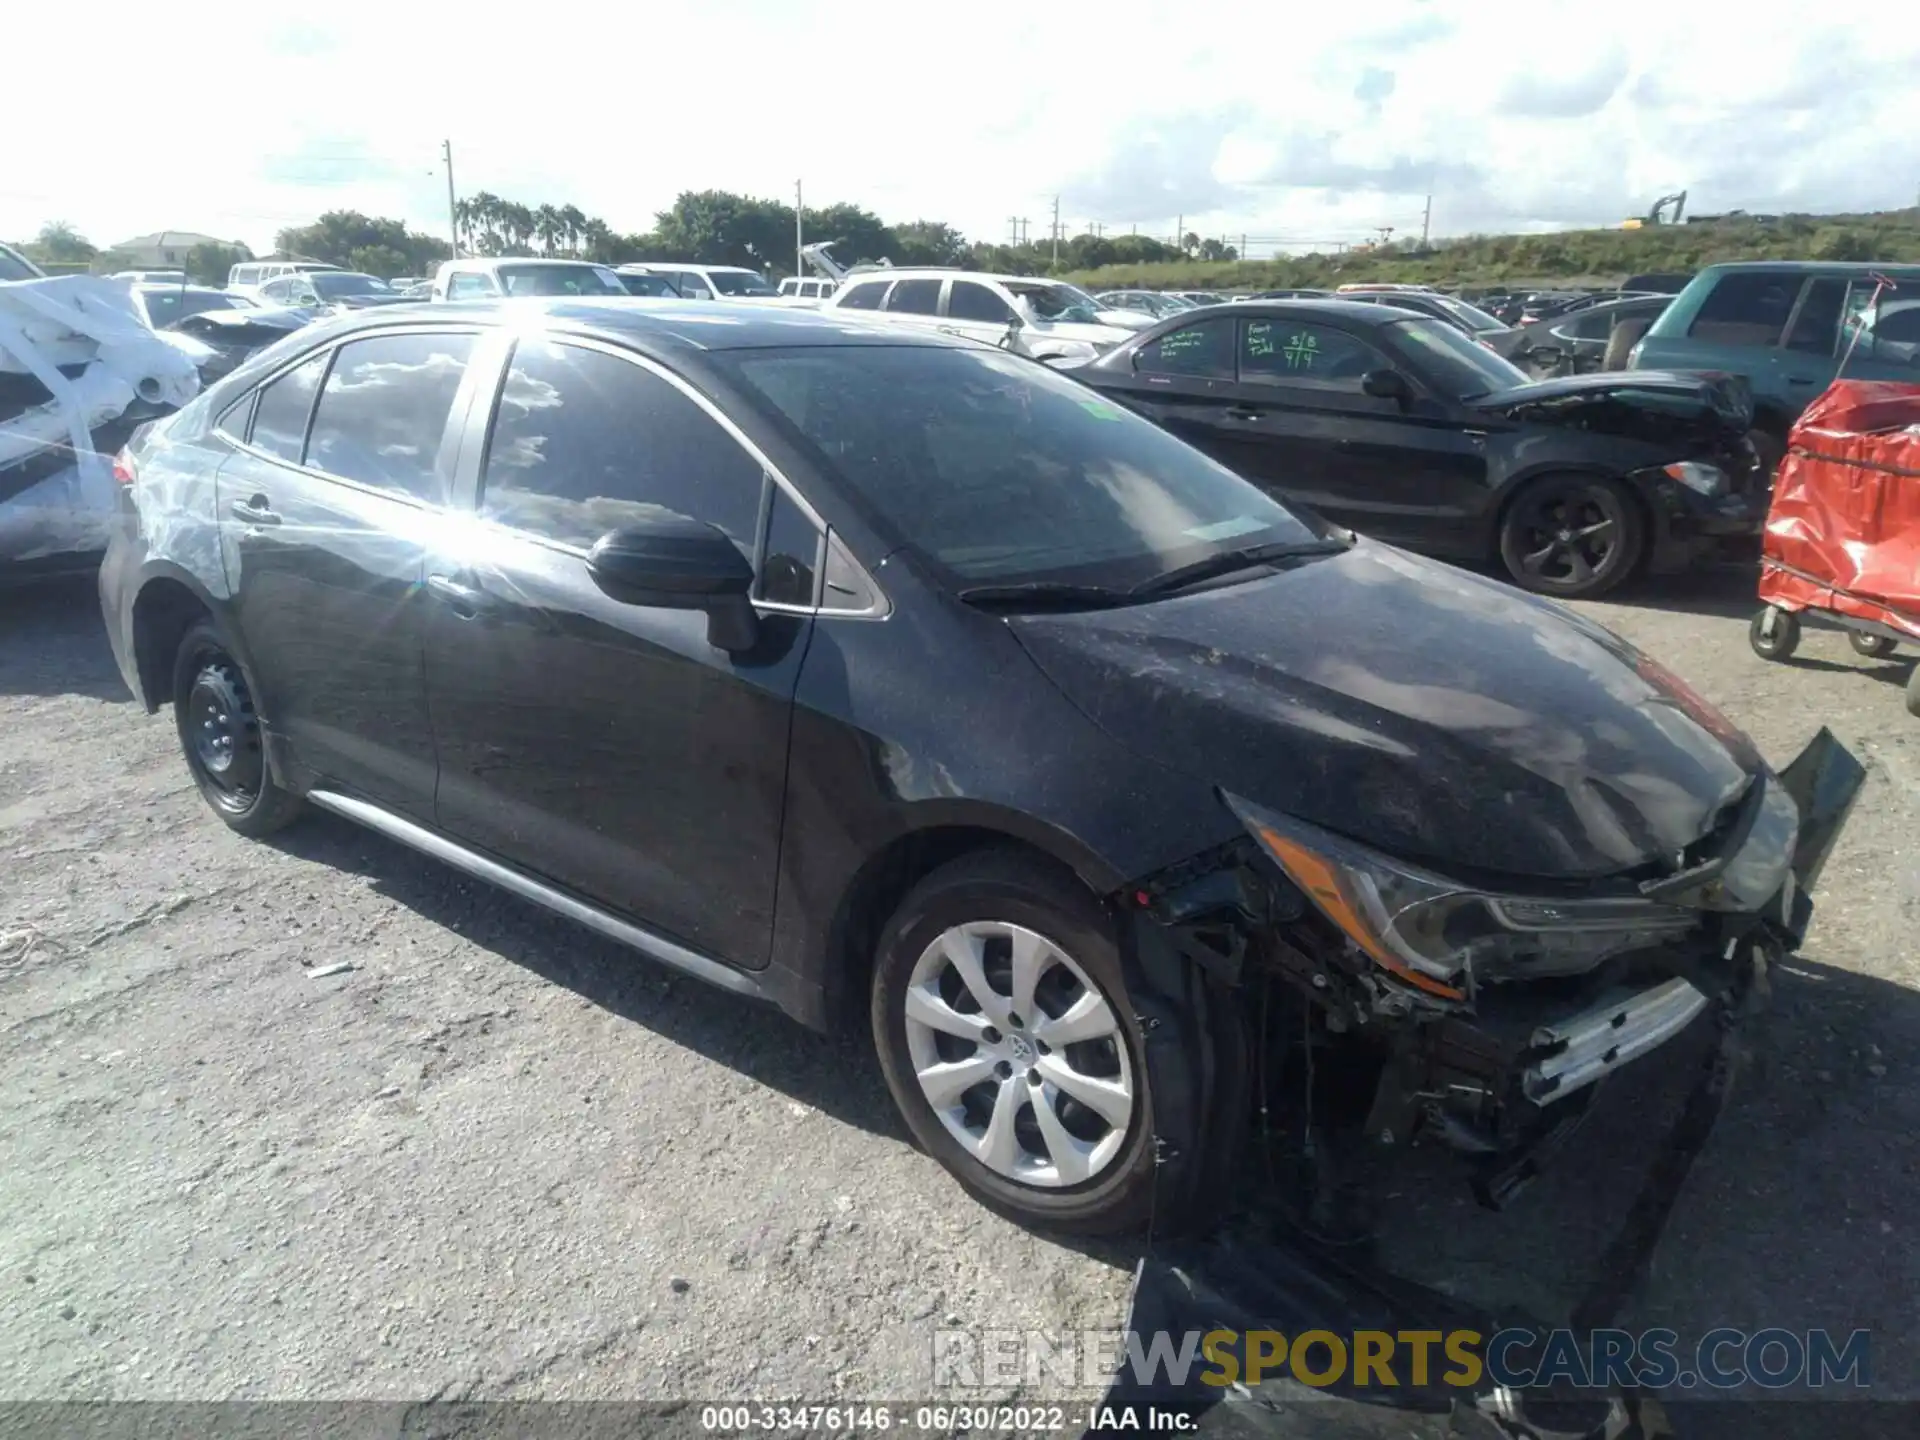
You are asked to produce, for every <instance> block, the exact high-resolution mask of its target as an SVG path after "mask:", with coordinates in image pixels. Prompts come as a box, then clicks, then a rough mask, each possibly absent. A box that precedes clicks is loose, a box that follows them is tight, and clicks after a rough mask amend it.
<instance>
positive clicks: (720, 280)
mask: <svg viewBox="0 0 1920 1440" xmlns="http://www.w3.org/2000/svg"><path fill="white" fill-rule="evenodd" d="M707 278H708V279H709V280H711V281H712V282H713V288H714V289H715V290H717V291H719V292H720V293H721V294H722V295H778V294H779V293H780V292H779V291H778V290H776V289H774V288H773V286H771V285H769V284H768V283H767V282H766V281H765V280H764V279H763V278H761V277H760V276H758V275H755V274H754V273H753V272H752V271H750V270H709V271H708V272H707Z"/></svg>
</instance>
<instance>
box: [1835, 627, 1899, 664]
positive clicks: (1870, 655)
mask: <svg viewBox="0 0 1920 1440" xmlns="http://www.w3.org/2000/svg"><path fill="white" fill-rule="evenodd" d="M1847 643H1848V644H1849V645H1851V646H1853V653H1854V654H1856V655H1864V656H1866V657H1867V659H1869V660H1884V659H1886V658H1887V656H1889V655H1891V654H1893V652H1894V651H1895V650H1896V649H1898V648H1899V646H1898V644H1897V642H1895V641H1893V640H1891V639H1889V638H1888V637H1887V636H1885V635H1869V634H1867V633H1866V631H1864V630H1849V631H1848V632H1847Z"/></svg>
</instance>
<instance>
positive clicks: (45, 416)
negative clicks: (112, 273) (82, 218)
mask: <svg viewBox="0 0 1920 1440" xmlns="http://www.w3.org/2000/svg"><path fill="white" fill-rule="evenodd" d="M212 356H213V352H212V351H211V350H209V349H208V348H207V347H206V346H204V345H201V344H200V343H199V342H197V341H195V340H193V339H191V338H190V337H187V336H183V335H163V334H158V333H156V332H155V331H154V330H153V328H152V327H151V326H150V325H149V324H148V323H147V320H146V317H145V315H144V314H143V313H142V312H141V310H140V309H139V307H138V305H137V304H136V303H135V300H134V297H133V292H132V287H131V286H130V285H129V284H128V282H126V281H124V280H111V279H105V278H102V277H99V276H94V275H62V276H45V275H42V274H40V272H39V271H38V270H37V269H35V268H34V266H33V265H32V264H31V262H29V261H27V260H26V259H25V257H23V256H20V255H18V254H16V253H15V252H13V251H10V250H5V248H4V247H0V584H5V583H8V582H13V581H18V580H22V579H26V578H30V577H32V576H36V575H40V574H44V573H48V572H50V571H61V570H69V569H81V568H86V567H88V566H90V565H91V564H93V563H95V562H96V561H97V560H98V558H99V556H100V554H101V553H102V552H103V551H104V550H105V549H106V543H107V532H108V525H109V520H110V517H111V515H112V513H113V502H114V491H113V474H112V465H113V462H112V458H111V457H112V456H113V455H114V453H115V452H117V451H118V450H119V449H120V447H121V446H123V445H124V444H126V442H127V440H128V439H129V438H130V437H131V436H132V434H133V432H134V431H135V430H136V429H137V428H139V426H141V425H142V424H144V423H146V422H147V421H149V420H152V419H154V418H156V417H158V416H161V415H166V414H169V413H171V412H172V411H174V410H177V409H179V407H180V406H182V405H184V404H186V403H187V402H188V401H189V400H191V399H192V398H193V397H194V396H195V395H197V394H199V392H200V386H201V375H200V365H201V363H202V362H204V361H206V360H209V359H211V358H212Z"/></svg>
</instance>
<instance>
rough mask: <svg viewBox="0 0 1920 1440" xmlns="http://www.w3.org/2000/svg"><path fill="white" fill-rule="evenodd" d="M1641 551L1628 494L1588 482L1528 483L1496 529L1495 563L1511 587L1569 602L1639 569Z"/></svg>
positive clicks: (1565, 478) (1549, 479)
mask: <svg viewBox="0 0 1920 1440" xmlns="http://www.w3.org/2000/svg"><path fill="white" fill-rule="evenodd" d="M1645 544H1646V538H1645V534H1644V532H1643V527H1642V523H1641V519H1640V510H1639V507H1638V505H1637V504H1636V503H1635V501H1634V499H1633V497H1632V496H1631V495H1629V494H1628V493H1627V491H1626V488H1625V487H1624V486H1622V485H1621V484H1620V483H1619V482H1618V481H1614V480H1607V479H1602V478H1599V477H1597V476H1591V475H1547V476H1543V477H1541V478H1540V479H1538V480H1533V481H1529V482H1528V483H1527V485H1526V486H1525V487H1524V488H1522V489H1521V491H1520V493H1519V494H1518V495H1516V496H1514V497H1513V500H1512V502H1511V503H1510V504H1509V505H1508V506H1507V513H1506V517H1505V519H1504V520H1502V521H1501V525H1500V558H1501V560H1502V561H1503V562H1504V563H1505V565H1506V567H1507V573H1508V574H1509V575H1511V576H1512V577H1513V579H1514V583H1516V584H1518V585H1519V586H1521V587H1522V588H1523V589H1526V590H1533V591H1537V592H1538V593H1540V594H1542V595H1553V596H1557V597H1559V598H1562V599H1567V600H1581V599H1591V598H1592V597H1594V596H1596V595H1604V594H1606V592H1607V591H1609V590H1611V589H1613V588H1614V587H1615V586H1616V585H1618V584H1619V583H1620V582H1621V581H1623V580H1625V579H1626V578H1627V577H1628V576H1629V575H1631V574H1632V573H1633V572H1634V569H1635V568H1636V567H1637V566H1638V565H1639V563H1640V553H1641V551H1642V550H1643V549H1644V548H1645Z"/></svg>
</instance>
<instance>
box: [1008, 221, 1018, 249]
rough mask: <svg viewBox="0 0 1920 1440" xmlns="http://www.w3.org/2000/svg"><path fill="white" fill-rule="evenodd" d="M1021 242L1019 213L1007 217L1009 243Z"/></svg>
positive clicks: (1016, 243)
mask: <svg viewBox="0 0 1920 1440" xmlns="http://www.w3.org/2000/svg"><path fill="white" fill-rule="evenodd" d="M1019 243H1020V217H1019V216H1018V215H1009V216H1008V217H1007V244H1009V245H1018V244H1019Z"/></svg>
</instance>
